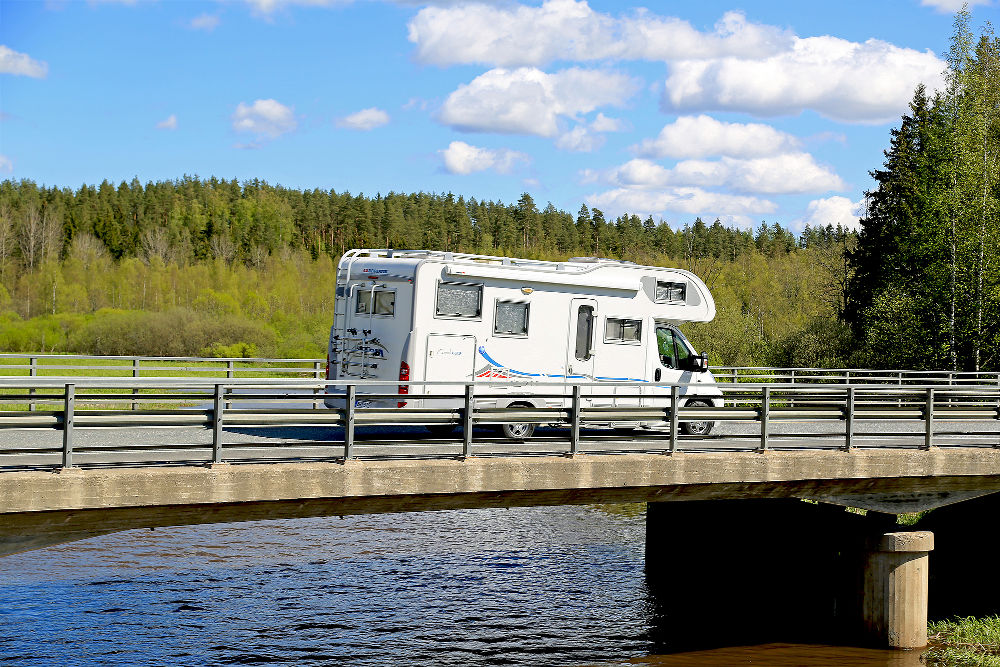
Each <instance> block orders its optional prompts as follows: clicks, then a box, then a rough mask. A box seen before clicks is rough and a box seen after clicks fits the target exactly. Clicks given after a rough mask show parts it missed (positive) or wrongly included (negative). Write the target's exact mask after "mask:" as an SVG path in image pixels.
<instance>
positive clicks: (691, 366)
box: [688, 354, 708, 373]
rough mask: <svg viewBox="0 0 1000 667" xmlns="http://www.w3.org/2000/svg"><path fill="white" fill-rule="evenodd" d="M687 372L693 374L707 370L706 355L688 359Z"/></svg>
mask: <svg viewBox="0 0 1000 667" xmlns="http://www.w3.org/2000/svg"><path fill="white" fill-rule="evenodd" d="M688 370H691V371H693V372H695V373H704V372H705V371H707V370H708V355H707V354H699V355H698V356H696V357H688Z"/></svg>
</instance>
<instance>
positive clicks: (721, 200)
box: [586, 188, 778, 217]
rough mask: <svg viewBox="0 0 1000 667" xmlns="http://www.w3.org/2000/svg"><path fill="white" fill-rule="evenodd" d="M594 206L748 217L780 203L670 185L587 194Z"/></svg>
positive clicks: (642, 212) (653, 212)
mask: <svg viewBox="0 0 1000 667" xmlns="http://www.w3.org/2000/svg"><path fill="white" fill-rule="evenodd" d="M586 200H587V203H588V204H589V205H590V206H596V207H598V208H600V209H601V210H603V211H605V212H609V213H621V212H625V211H628V212H629V213H635V214H637V215H639V216H646V215H656V214H663V213H667V212H672V213H685V214H689V215H703V216H708V217H715V216H717V215H733V216H745V215H747V214H750V213H752V214H761V213H774V212H775V211H776V210H777V209H778V207H777V205H776V204H775V203H774V202H772V201H769V200H767V199H761V198H758V197H748V196H741V195H730V194H725V193H719V192H708V191H707V190H702V189H701V188H668V189H664V190H632V189H629V188H617V189H614V190H608V191H606V192H601V193H597V194H592V195H589V196H588V197H586Z"/></svg>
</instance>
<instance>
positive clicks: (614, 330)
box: [604, 317, 642, 343]
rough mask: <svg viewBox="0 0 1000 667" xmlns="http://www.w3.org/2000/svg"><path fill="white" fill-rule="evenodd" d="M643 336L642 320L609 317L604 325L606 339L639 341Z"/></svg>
mask: <svg viewBox="0 0 1000 667" xmlns="http://www.w3.org/2000/svg"><path fill="white" fill-rule="evenodd" d="M641 338H642V320H626V319H623V318H620V317H609V318H608V319H607V322H606V323H605V325H604V340H606V341H623V342H629V343H633V342H637V341H639V340H640V339H641Z"/></svg>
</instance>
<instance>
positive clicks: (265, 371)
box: [0, 353, 1000, 387]
mask: <svg viewBox="0 0 1000 667" xmlns="http://www.w3.org/2000/svg"><path fill="white" fill-rule="evenodd" d="M78 362H85V363H78ZM185 364H197V365H194V366H192V365H185ZM325 369H326V360H325V359H273V358H267V357H253V358H242V357H228V358H213V357H151V356H106V355H103V356H102V355H86V354H35V353H27V354H18V353H2V354H0V376H25V375H27V376H29V377H38V376H57V375H60V371H69V372H70V373H74V374H75V373H77V372H80V371H99V372H96V373H92V374H89V375H92V376H95V377H106V376H109V374H114V375H117V376H123V377H124V376H131V377H136V378H138V377H149V376H154V377H155V376H157V375H159V376H162V375H164V374H168V373H169V374H175V373H190V374H192V375H190V377H202V378H210V377H220V378H222V377H224V378H226V379H234V378H240V377H243V378H247V377H261V376H263V375H275V374H278V375H287V376H291V377H300V378H309V379H313V378H315V379H317V380H319V379H323V377H324V374H325ZM711 370H712V373H714V374H715V377H716V379H718V380H719V381H722V382H734V383H735V382H751V383H791V384H798V383H823V384H830V383H838V384H897V385H914V384H918V385H939V384H942V385H948V386H961V385H968V384H992V385H996V386H998V387H1000V372H992V371H990V372H987V371H979V372H971V371H947V370H922V371H918V370H888V369H882V370H879V369H865V368H777V367H768V366H713V367H712V368H711ZM63 374H66V373H63Z"/></svg>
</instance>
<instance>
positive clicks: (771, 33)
mask: <svg viewBox="0 0 1000 667" xmlns="http://www.w3.org/2000/svg"><path fill="white" fill-rule="evenodd" d="M470 35H475V39H470V38H469V36H470ZM409 39H410V41H411V42H413V43H414V44H415V45H416V58H417V60H419V61H420V62H424V63H429V64H434V65H442V66H446V65H457V64H473V63H474V64H484V65H489V66H498V67H517V66H524V65H544V64H546V63H550V62H553V61H557V60H568V61H576V62H587V61H596V60H608V59H615V60H663V61H665V60H673V59H678V58H720V57H725V56H741V57H761V56H764V55H767V54H771V53H775V52H777V51H779V50H781V49H782V48H785V45H786V44H787V43H788V41H789V40H790V39H791V35H790V34H788V33H787V32H786V31H784V30H781V29H779V28H776V27H773V26H765V25H761V24H756V23H751V22H748V21H747V19H746V17H745V16H744V15H743V14H742V13H740V12H728V13H726V14H725V15H724V16H723V17H722V18H721V19H720V20H719V22H718V23H716V25H715V29H714V30H713V31H711V32H701V31H699V30H696V29H695V28H693V27H692V26H691V24H690V23H688V22H687V21H684V20H681V19H678V18H674V17H664V16H657V15H655V14H652V13H650V12H649V11H647V10H638V11H636V12H635V13H633V14H632V15H630V16H623V17H615V16H612V15H610V14H604V13H600V12H595V11H594V10H593V9H591V8H590V6H589V5H588V4H587V3H586V2H585V1H576V0H546V2H543V3H542V4H541V6H538V7H530V6H525V5H513V6H507V5H505V6H495V5H491V4H487V3H470V4H456V5H454V6H448V7H441V6H432V7H426V8H424V9H422V10H420V12H418V13H417V15H416V16H415V17H414V18H413V20H411V21H410V24H409Z"/></svg>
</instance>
